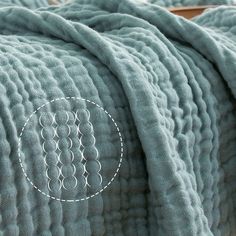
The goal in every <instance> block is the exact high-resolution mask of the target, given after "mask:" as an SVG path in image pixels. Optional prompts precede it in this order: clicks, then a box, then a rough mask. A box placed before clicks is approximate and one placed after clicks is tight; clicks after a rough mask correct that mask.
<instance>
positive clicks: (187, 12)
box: [169, 5, 216, 19]
mask: <svg viewBox="0 0 236 236" xmlns="http://www.w3.org/2000/svg"><path fill="white" fill-rule="evenodd" d="M212 7H216V5H206V6H196V7H173V8H169V11H170V12H172V13H174V14H176V15H178V16H183V17H185V18H187V19H191V18H193V17H194V16H197V15H200V14H202V12H203V11H204V10H206V9H208V8H212Z"/></svg>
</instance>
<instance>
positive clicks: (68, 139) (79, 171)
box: [18, 97, 123, 202]
mask: <svg viewBox="0 0 236 236" xmlns="http://www.w3.org/2000/svg"><path fill="white" fill-rule="evenodd" d="M61 101H69V102H70V105H71V106H72V107H74V108H73V111H68V110H63V107H60V104H61ZM57 103H58V104H57ZM86 104H87V105H89V106H88V107H90V108H91V106H92V112H93V113H92V115H91V113H90V111H89V108H87V107H86ZM50 106H52V107H55V108H54V109H55V111H54V112H51V111H50ZM57 107H58V108H57ZM101 113H105V115H106V116H107V117H108V119H110V121H111V124H112V125H113V126H114V128H115V129H116V131H117V138H118V139H119V140H120V149H119V150H117V151H118V153H117V157H119V158H118V159H117V163H113V165H111V166H110V167H109V168H110V170H109V174H108V175H107V174H106V173H107V170H106V173H104V171H103V170H102V164H101V162H102V160H103V158H102V152H100V151H99V147H96V137H95V136H96V134H95V130H94V126H93V124H92V123H93V122H95V121H96V125H99V122H101V123H102V120H99V119H98V118H99V117H100V118H101V117H104V114H102V115H99V114H101ZM32 130H37V131H38V132H35V136H34V138H35V141H36V140H37V141H36V142H37V144H34V145H33V146H32V149H34V148H35V145H36V146H37V148H38V152H39V153H38V155H39V156H40V157H42V160H41V161H40V168H41V170H42V172H40V173H39V174H40V175H41V177H42V178H43V179H44V181H43V182H40V185H37V184H35V183H34V181H33V180H34V179H37V178H38V176H37V174H36V173H32V172H31V170H30V165H32V164H28V163H30V162H33V159H34V158H35V157H34V158H32V155H33V153H34V150H30V149H29V147H28V144H27V141H29V137H30V139H32V138H33V137H32V136H31V135H30V134H29V132H30V133H32ZM38 134H40V135H38ZM25 148H27V152H24V149H25ZM18 154H19V162H20V165H21V168H22V171H23V172H24V175H25V177H26V178H27V180H28V181H29V182H30V183H31V185H32V186H33V187H34V188H36V189H37V190H38V192H40V193H41V194H43V195H45V196H47V197H49V198H52V199H55V200H59V201H66V202H78V201H82V200H87V199H89V198H91V197H94V196H96V195H98V194H100V193H101V192H102V191H103V190H104V189H106V188H107V187H108V186H109V185H110V184H111V183H112V181H113V180H114V178H115V177H116V175H117V174H118V172H119V170H120V167H121V163H122V158H123V139H122V135H121V132H120V129H119V127H118V125H117V123H116V122H115V120H114V119H113V118H112V116H111V115H110V114H109V113H108V112H107V111H106V110H105V109H104V108H102V107H101V106H100V105H98V104H96V103H94V102H92V101H90V100H87V99H83V98H78V97H66V98H56V99H53V100H51V101H50V102H48V103H46V104H43V105H41V106H40V107H39V108H37V109H36V110H35V111H34V112H33V113H32V114H31V115H30V116H29V118H28V119H27V120H26V123H25V124H24V126H23V128H22V131H21V133H20V139H19V146H18ZM23 157H24V161H23V159H22V158H23ZM29 159H31V160H29ZM37 161H39V160H37ZM111 173H112V175H111ZM103 176H104V177H103ZM41 181H42V180H41ZM43 183H44V185H43ZM62 196H66V199H65V198H63V197H62ZM73 197H74V199H73Z"/></svg>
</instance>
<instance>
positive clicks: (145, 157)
mask: <svg viewBox="0 0 236 236" xmlns="http://www.w3.org/2000/svg"><path fill="white" fill-rule="evenodd" d="M235 16H236V8H233V7H232V8H230V7H226V6H224V7H219V8H217V9H213V10H210V11H208V12H206V13H204V14H203V15H202V16H200V17H197V18H195V19H194V21H193V22H191V21H188V20H185V19H183V18H181V17H178V16H174V15H172V14H171V13H169V12H168V11H166V10H165V9H163V8H161V7H159V6H157V5H153V4H143V3H138V2H135V1H130V0H121V1H120V0H119V1H118V0H110V1H109V3H108V2H105V1H102V0H96V1H95V0H86V1H85V0H76V1H74V2H71V3H68V4H65V5H62V6H54V7H49V8H41V9H39V10H29V9H26V8H19V7H7V8H1V9H0V22H2V23H1V24H0V31H1V36H0V51H1V53H0V94H1V96H0V196H1V204H0V215H1V217H0V219H1V221H0V234H1V235H6V236H8V235H10V236H11V235H13V236H15V235H59V236H60V235H70V236H73V235H86V236H89V235H95V236H99V235H109V236H110V235H130V236H136V235H142V236H145V235H153V236H154V235H171V236H172V235H186V236H187V235H199V236H200V235H202V236H203V235H204V236H205V235H219V236H220V235H222V236H226V235H230V236H231V235H232V236H233V235H234V234H235V232H236V222H235V217H236V215H235V212H236V200H235V199H236V185H235V183H236V175H235V167H236V150H235V143H236V131H235V128H236V111H235V98H236V81H235V74H236V66H235V61H236V53H235V52H236V46H235V23H236V22H235V20H236V17H235ZM190 32H191V33H190ZM61 97H81V98H84V99H89V100H91V101H93V102H95V103H96V104H99V105H100V106H101V107H104V108H105V109H106V110H107V111H108V112H109V113H110V114H111V115H112V117H113V118H114V119H115V120H116V122H117V124H118V126H119V128H120V131H121V133H122V135H123V139H124V158H123V163H122V166H121V169H120V172H119V174H118V176H117V177H116V178H115V179H114V181H113V183H112V184H111V185H110V186H109V187H108V188H107V189H106V190H104V191H103V192H102V193H101V194H99V195H97V196H95V197H93V198H90V199H88V200H86V201H80V202H62V201H56V200H53V199H50V198H47V197H45V196H44V195H42V194H40V193H39V192H37V191H36V190H35V189H34V188H33V187H32V186H31V185H30V183H29V182H28V181H27V179H26V178H25V176H24V173H23V172H22V170H21V166H20V165H19V158H18V152H17V146H18V141H19V135H20V132H21V129H22V127H23V126H24V124H25V122H26V120H27V118H28V117H29V116H30V114H31V113H32V112H33V111H34V110H35V109H37V108H38V107H40V106H42V105H43V104H45V103H48V102H49V101H51V100H52V99H55V98H61ZM79 105H80V106H81V107H86V106H87V105H86V104H85V103H81V104H79ZM90 108H91V111H90V112H91V114H95V115H94V120H93V122H92V125H93V129H94V135H95V138H96V147H97V148H98V150H99V153H100V156H101V157H102V159H101V166H102V168H101V170H103V171H105V172H104V173H106V172H109V168H110V166H112V165H113V163H114V162H116V161H118V158H119V156H118V151H117V150H118V148H119V145H120V144H119V138H118V137H117V135H115V130H114V127H112V124H111V122H110V121H109V119H108V117H107V116H105V115H104V116H103V115H102V114H101V115H97V116H96V114H98V113H97V110H96V109H95V108H92V107H90ZM47 109H48V111H49V112H52V111H53V112H54V111H67V112H69V113H70V112H73V111H74V110H75V106H74V105H73V104H72V103H71V102H70V101H68V100H61V101H60V102H58V103H57V104H55V105H51V106H49V107H48V108H47ZM39 116H40V113H39V114H36V116H35V117H34V118H35V119H37V118H38V117H39ZM96 119H100V121H98V120H96ZM32 124H34V123H32ZM41 128H42V127H41ZM41 128H39V127H38V128H37V127H36V126H35V127H34V126H32V129H29V130H28V133H27V137H25V142H26V144H27V145H26V147H24V149H22V153H23V154H24V156H25V159H24V158H23V159H22V161H23V163H24V166H25V167H26V168H27V170H28V172H29V175H30V177H32V179H33V181H34V183H35V184H36V185H37V186H40V187H42V188H46V184H45V183H46V182H45V180H46V176H43V175H42V173H44V172H43V170H44V169H43V155H41V153H42V151H40V150H41V149H42V147H41V146H40V145H39V144H40V142H39V141H38V140H39V139H40V131H41ZM73 130H74V129H73ZM95 131H96V132H95ZM62 134H63V135H65V136H66V137H68V133H66V131H65V133H62ZM27 156H29V157H32V158H26V157H27ZM67 170H69V167H68V168H67ZM39 176H41V178H39ZM58 194H61V195H62V196H65V197H66V196H67V195H66V194H67V193H66V192H65V191H64V192H63V191H62V192H60V193H58ZM79 194H80V193H79V190H78V189H75V190H73V191H72V195H73V196H78V195H79Z"/></svg>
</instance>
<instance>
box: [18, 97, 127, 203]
mask: <svg viewBox="0 0 236 236" xmlns="http://www.w3.org/2000/svg"><path fill="white" fill-rule="evenodd" d="M71 99H72V100H83V101H86V102H88V103H91V104H93V105H95V106H97V107H99V108H100V109H102V110H103V111H104V112H105V113H106V114H107V115H108V117H109V118H110V119H111V120H112V122H113V123H114V125H115V127H116V130H117V132H118V134H119V140H120V159H119V164H118V167H117V168H116V171H115V173H114V175H113V177H112V178H111V179H110V181H109V182H108V183H107V184H106V185H105V186H104V187H103V188H102V189H101V190H99V191H98V192H96V193H94V194H92V195H91V196H88V197H84V198H80V199H61V198H56V197H53V196H50V195H49V194H47V193H45V192H43V191H42V190H40V189H39V188H38V187H37V186H35V184H34V183H33V182H32V181H31V180H30V178H29V177H28V175H27V173H26V171H25V169H24V167H23V163H22V160H21V137H22V135H23V132H24V130H25V127H26V125H27V123H28V122H29V120H30V119H31V117H32V116H33V115H34V114H36V112H37V111H39V110H40V109H41V108H43V107H45V106H47V105H48V104H50V103H52V102H55V101H59V100H71ZM17 152H18V159H19V163H20V166H21V169H22V171H23V174H24V175H25V177H26V179H27V180H28V181H29V183H30V184H31V185H32V186H33V187H34V188H35V189H37V190H38V191H39V192H40V193H41V194H43V195H45V196H46V197H49V198H51V199H53V200H57V201H61V202H80V201H84V200H88V199H90V198H92V197H95V196H97V195H98V194H100V193H101V192H103V191H104V190H105V189H106V188H107V187H108V186H109V185H110V184H111V183H112V182H113V181H114V179H115V177H116V176H117V174H118V172H119V170H120V167H121V163H122V160H123V153H124V145H123V138H122V135H121V132H120V129H119V127H118V125H117V123H116V122H115V120H114V119H113V118H112V116H111V114H110V113H109V112H108V111H107V110H105V109H104V108H103V107H101V106H100V105H98V104H97V103H95V102H93V101H90V100H88V99H85V98H80V97H61V98H55V99H52V100H51V101H49V102H46V103H44V104H43V105H41V106H40V107H38V108H37V109H36V110H35V111H33V112H32V113H31V114H30V116H29V117H28V119H27V120H26V122H25V124H24V125H23V128H22V129H21V132H20V136H19V140H18V151H17Z"/></svg>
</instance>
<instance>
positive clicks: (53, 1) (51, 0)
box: [0, 0, 66, 9]
mask: <svg viewBox="0 0 236 236" xmlns="http://www.w3.org/2000/svg"><path fill="white" fill-rule="evenodd" d="M65 1H66V0H1V2H0V6H1V7H4V6H22V7H27V8H29V9H37V8H40V7H48V6H49V5H57V4H62V3H65Z"/></svg>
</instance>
